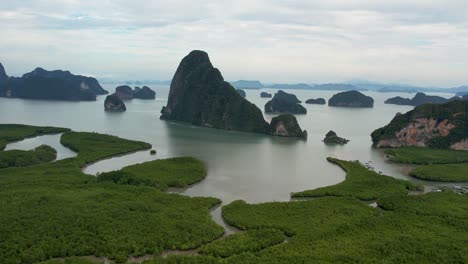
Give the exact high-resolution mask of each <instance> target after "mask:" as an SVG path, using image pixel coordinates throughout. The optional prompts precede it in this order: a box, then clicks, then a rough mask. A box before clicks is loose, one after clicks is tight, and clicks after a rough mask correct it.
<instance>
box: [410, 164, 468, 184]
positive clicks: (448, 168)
mask: <svg viewBox="0 0 468 264" xmlns="http://www.w3.org/2000/svg"><path fill="white" fill-rule="evenodd" d="M410 175H411V176H413V177H415V178H418V179H422V180H428V181H440V182H466V181H468V163H461V164H443V165H424V166H421V167H418V168H416V169H414V170H412V171H411V172H410Z"/></svg>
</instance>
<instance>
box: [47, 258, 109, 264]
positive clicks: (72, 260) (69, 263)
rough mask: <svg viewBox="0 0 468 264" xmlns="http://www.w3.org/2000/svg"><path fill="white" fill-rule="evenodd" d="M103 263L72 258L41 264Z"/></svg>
mask: <svg viewBox="0 0 468 264" xmlns="http://www.w3.org/2000/svg"><path fill="white" fill-rule="evenodd" d="M102 263H104V262H103V261H97V260H94V259H93V260H90V259H86V258H83V257H81V258H80V257H71V258H65V259H63V260H62V259H54V260H47V261H44V262H41V263H40V264H102Z"/></svg>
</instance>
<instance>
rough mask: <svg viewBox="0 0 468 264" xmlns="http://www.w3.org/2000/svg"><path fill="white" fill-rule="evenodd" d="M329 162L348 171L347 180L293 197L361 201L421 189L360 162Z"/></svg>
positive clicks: (298, 193) (299, 193)
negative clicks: (381, 173) (344, 198)
mask: <svg viewBox="0 0 468 264" xmlns="http://www.w3.org/2000/svg"><path fill="white" fill-rule="evenodd" d="M328 161H329V162H332V163H334V164H337V165H338V166H340V167H341V168H343V169H344V170H345V171H346V180H345V181H343V182H341V183H338V184H336V185H333V186H328V187H322V188H318V189H314V190H307V191H303V192H297V193H293V195H292V197H296V198H299V197H323V196H348V197H354V198H357V199H361V200H375V199H377V198H378V197H380V196H384V195H390V194H406V193H407V192H408V190H417V189H418V188H420V187H419V186H415V185H414V184H412V183H410V182H408V181H404V180H399V179H395V178H392V177H389V176H385V175H380V174H378V173H376V172H374V171H370V170H368V169H366V168H365V167H364V166H363V165H362V164H360V163H359V162H355V161H343V160H338V159H333V158H328Z"/></svg>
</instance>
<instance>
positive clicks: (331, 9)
mask: <svg viewBox="0 0 468 264" xmlns="http://www.w3.org/2000/svg"><path fill="white" fill-rule="evenodd" d="M194 3H196V4H195V5H194ZM0 24H1V25H2V26H1V27H0V35H1V36H2V41H1V43H0V62H1V63H3V65H4V66H5V68H6V71H7V74H8V75H10V76H20V75H22V74H23V73H25V72H28V71H31V70H32V69H34V68H35V67H38V66H41V67H43V68H46V69H49V70H52V69H64V70H70V71H72V72H73V73H76V74H84V75H91V76H96V77H98V78H110V79H117V80H126V79H132V80H136V79H140V80H142V79H153V80H157V79H160V80H167V79H171V78H172V76H173V74H174V72H175V70H176V68H177V65H178V63H179V62H180V60H181V59H182V58H183V57H184V56H185V55H186V54H188V53H189V52H190V51H191V50H193V49H202V50H204V51H207V52H208V53H209V54H210V57H211V60H212V62H213V64H214V66H215V67H217V68H219V69H220V70H221V72H222V73H223V76H224V78H225V79H226V80H238V79H247V80H249V79H254V80H261V81H263V82H294V83H296V82H305V83H320V82H342V81H347V80H350V79H368V80H373V81H380V82H392V83H408V84H416V85H426V86H440V87H451V86H460V85H463V84H468V74H467V69H468V53H467V52H466V50H467V48H468V1H466V0H446V1H432V0H413V1H407V0H405V1H403V0H394V1H375V0H347V1H339V0H330V1H315V0H292V1H280V0H261V1H247V0H239V1H206V0H201V1H196V2H193V1H185V0H183V1H167V0H162V1H142V0H132V1H127V0H119V1H110V0H107V1H88V0H61V1H59V0H42V1H33V0H25V1H12V0H2V5H1V6H0Z"/></svg>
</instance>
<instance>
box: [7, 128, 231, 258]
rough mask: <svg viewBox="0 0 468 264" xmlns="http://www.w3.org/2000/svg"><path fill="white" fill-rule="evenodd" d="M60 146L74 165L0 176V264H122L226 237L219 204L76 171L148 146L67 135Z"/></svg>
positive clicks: (15, 170)
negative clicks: (59, 263)
mask: <svg viewBox="0 0 468 264" xmlns="http://www.w3.org/2000/svg"><path fill="white" fill-rule="evenodd" d="M62 141H63V142H65V143H67V144H69V145H70V146H73V149H74V150H75V151H78V153H79V154H78V157H76V158H70V159H66V160H61V161H57V162H54V163H46V164H39V165H37V166H29V167H22V168H7V169H3V170H2V173H1V174H0V186H1V187H0V234H1V238H0V259H1V260H2V261H1V262H2V263H6V264H8V263H35V262H40V261H46V260H49V259H51V258H61V257H71V256H91V255H96V256H107V257H110V258H111V259H113V260H116V261H118V262H125V261H126V260H127V257H128V256H129V255H135V256H140V255H145V254H159V253H160V252H162V251H163V250H167V249H191V248H196V247H199V246H201V245H202V244H205V243H208V242H211V241H213V240H214V239H215V238H217V237H219V236H220V235H221V234H222V233H223V229H222V228H221V227H220V226H218V225H216V223H215V222H213V220H212V219H211V217H210V214H209V210H210V208H212V207H213V206H215V205H217V204H219V203H220V201H219V200H218V199H215V198H202V197H197V198H191V197H186V196H181V195H177V194H168V193H164V192H161V191H160V190H158V189H156V188H152V187H146V186H131V185H120V184H114V183H111V182H98V181H97V180H96V178H95V177H93V176H89V175H85V174H83V173H82V172H81V170H80V166H82V165H83V164H84V163H85V162H93V161H96V160H97V159H101V158H104V157H108V156H112V155H116V154H121V153H125V152H130V151H134V150H137V149H139V148H147V147H149V144H146V143H143V142H135V141H129V140H125V139H120V138H117V137H112V136H108V135H99V134H95V133H66V134H64V136H63V138H62ZM191 165H193V164H191ZM179 166H184V165H183V163H182V162H180V163H179ZM189 167H190V165H189ZM157 169H158V167H155V170H157ZM168 178H170V177H169V176H168ZM173 179H176V177H175V176H174V177H173ZM70 261H71V262H70V263H80V264H81V263H83V262H80V261H81V260H74V259H72V260H70ZM51 263H54V260H51ZM84 263H87V262H84Z"/></svg>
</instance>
